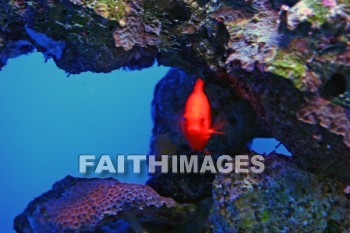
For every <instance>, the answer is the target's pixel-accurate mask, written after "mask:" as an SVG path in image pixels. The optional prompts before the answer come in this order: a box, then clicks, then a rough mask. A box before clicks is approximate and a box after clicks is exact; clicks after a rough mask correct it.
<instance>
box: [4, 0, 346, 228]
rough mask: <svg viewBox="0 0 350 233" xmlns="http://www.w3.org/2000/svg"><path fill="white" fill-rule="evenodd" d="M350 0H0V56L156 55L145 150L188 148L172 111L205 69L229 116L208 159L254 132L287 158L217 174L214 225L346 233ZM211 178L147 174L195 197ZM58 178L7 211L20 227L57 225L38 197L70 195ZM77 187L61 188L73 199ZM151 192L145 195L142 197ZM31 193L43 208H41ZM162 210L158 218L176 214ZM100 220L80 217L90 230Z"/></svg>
mask: <svg viewBox="0 0 350 233" xmlns="http://www.w3.org/2000/svg"><path fill="white" fill-rule="evenodd" d="M349 4H350V2H349V1H348V0H337V1H333V0H322V1H321V0H299V1H298V0H233V1H228V0H219V1H214V0H204V1H203V0H200V1H197V0H166V1H165V0H147V1H138V0H136V1H129V0H115V1H110V0H89V1H86V0H63V1H48V0H43V1H22V0H9V1H5V0H0V56H1V57H0V58H1V59H0V67H3V66H5V65H6V62H7V60H8V59H10V58H14V57H17V56H19V55H22V54H27V53H30V52H32V51H34V50H38V51H40V52H42V53H43V54H44V55H45V57H46V58H47V59H49V58H52V59H53V60H54V61H55V63H56V64H57V66H58V67H59V68H61V69H63V70H65V71H66V72H67V73H68V74H70V73H72V74H76V73H80V72H85V71H93V72H110V71H112V70H115V69H118V68H121V67H125V68H129V69H141V68H144V67H147V66H151V65H152V64H153V63H154V62H155V61H158V64H161V65H166V66H171V67H176V68H174V69H172V70H171V71H170V72H169V74H168V75H167V77H165V78H164V79H163V80H162V81H161V82H160V83H159V84H158V86H157V88H156V91H155V97H154V101H153V104H152V114H153V119H154V123H155V125H154V129H153V136H152V139H151V148H150V153H151V154H156V155H161V154H192V151H190V148H189V147H188V145H187V144H186V142H185V140H184V138H183V135H182V133H181V131H180V127H178V120H179V118H180V116H181V114H182V110H183V106H184V104H185V100H186V98H187V96H188V95H189V93H190V92H191V88H192V85H193V82H194V80H195V78H196V77H201V78H203V79H204V80H205V83H206V88H205V92H206V94H207V95H208V97H209V100H210V104H211V106H212V109H213V114H212V115H213V119H214V122H215V121H217V122H218V123H220V122H223V123H224V126H225V127H224V129H223V130H224V133H225V135H214V136H213V137H212V138H211V139H210V141H209V144H208V150H209V151H210V152H211V153H212V154H213V155H214V156H216V155H219V154H231V155H234V154H237V153H244V152H247V151H248V144H249V141H250V140H251V139H252V138H254V137H258V136H271V137H275V138H277V139H278V140H279V141H281V142H282V143H283V144H284V145H285V146H286V147H287V148H288V150H289V151H291V153H292V155H293V159H292V160H289V159H286V158H280V157H278V156H270V157H269V158H268V169H267V170H268V171H269V172H267V173H266V174H261V175H255V176H253V175H246V176H238V175H233V176H218V177H216V179H215V181H214V190H213V191H214V198H215V200H214V207H213V208H214V210H213V214H212V219H213V222H214V228H215V231H216V232H239V231H244V230H246V231H264V230H265V231H288V230H290V231H300V230H306V231H314V232H339V231H341V230H343V231H344V232H346V231H350V230H349V222H348V219H350V218H349V202H348V201H346V199H345V197H344V195H345V194H346V195H349V194H348V193H349V184H350V169H349V164H350V134H349V132H350V80H349V79H350V77H349V74H350V66H349V62H350V52H349V51H350V44H349V40H350V29H349V22H350V7H349ZM214 178H215V177H214V176H210V175H209V176H196V175H194V176H182V175H176V174H167V175H162V174H155V175H153V176H152V178H151V180H150V181H149V182H148V183H149V184H150V185H151V186H152V187H153V188H154V189H155V190H157V191H158V192H159V193H160V194H161V195H165V196H168V197H173V198H174V199H175V200H176V201H179V202H195V203H199V202H200V201H201V200H202V199H205V198H207V197H208V196H210V193H211V190H210V185H211V182H212V180H213V179H214ZM67 180H68V181H69V182H73V183H74V182H75V181H74V180H75V179H72V178H68V179H67ZM80 182H81V184H85V183H89V182H96V183H97V184H98V185H101V186H103V185H107V183H110V182H112V183H113V182H114V183H115V186H116V187H128V188H131V187H134V189H136V190H140V189H142V190H144V192H146V193H148V191H149V192H151V190H152V189H150V187H148V186H130V185H126V184H121V183H118V182H116V181H111V180H100V181H97V180H94V181H87V180H81V181H79V182H77V183H74V184H73V185H70V186H72V188H74V187H78V186H75V185H79V183H80ZM62 184H64V182H63V183H61V185H60V183H58V184H57V185H56V186H55V187H54V189H53V190H52V191H50V192H49V193H48V194H44V195H43V196H42V197H40V198H39V199H37V200H35V201H34V202H32V203H31V204H30V205H29V207H28V209H27V210H26V212H25V213H24V214H22V215H20V217H18V218H17V220H16V226H17V229H18V231H20V229H24V230H23V231H22V232H30V228H28V227H32V226H34V227H35V225H30V224H29V223H30V222H32V223H33V224H34V223H35V224H38V226H41V227H43V229H45V227H60V226H58V225H55V224H53V225H52V226H51V225H45V224H44V223H43V221H44V220H45V221H47V222H50V221H52V219H56V218H60V219H61V218H62V216H61V215H59V214H57V215H55V216H53V215H45V213H57V211H58V209H55V208H58V207H57V205H49V206H50V207H48V206H47V207H46V204H45V203H55V202H56V201H58V200H61V199H62V200H63V198H65V196H61V194H63V193H66V190H69V188H68V187H67V189H62V188H60V187H61V186H62ZM234 185H236V187H234ZM63 186H64V185H63ZM82 186H84V185H82ZM107 186H108V187H109V188H111V187H110V185H107ZM137 187H138V188H137ZM140 187H142V188H140ZM139 188H140V189H139ZM81 189H82V190H83V187H82V188H81ZM92 189H93V188H92ZM79 190H80V188H79V189H76V190H75V191H74V192H73V191H72V192H69V193H70V195H71V196H68V197H72V198H73V197H76V196H75V195H78V193H80V191H79ZM107 190H109V189H108V188H107ZM152 191H153V190H152ZM67 192H68V191H67ZM111 192H112V191H111ZM140 192H141V191H140ZM75 193H76V194H75ZM141 193H143V192H141ZM49 194H50V195H49ZM51 195H53V197H52V199H51ZM118 195H119V194H118ZM153 195H154V196H157V198H155V200H167V201H166V202H168V201H169V203H168V204H169V205H168V207H169V208H170V209H171V210H174V208H175V209H177V208H178V207H179V206H180V205H178V204H176V203H175V202H174V201H170V200H171V199H164V198H162V197H159V196H158V194H156V193H155V192H154V191H153ZM257 195H259V198H258V196H257ZM146 197H149V196H147V195H145V194H144V193H143V194H142V195H141V194H140V196H138V198H140V199H138V200H139V201H141V200H144V199H143V198H146ZM347 198H348V197H347ZM170 202H171V203H172V204H170ZM40 203H41V204H43V205H44V206H45V208H37V207H39V206H40V205H41V204H40ZM74 203H75V202H74ZM76 203H79V202H76ZM142 203H144V202H143V201H142ZM252 203H253V204H252ZM279 203H280V204H279ZM103 204H106V203H101V206H98V208H104V207H103ZM106 205H108V204H106ZM269 205H270V206H272V209H271V208H269V207H268V206H269ZM157 206H159V205H157ZM63 207H65V208H68V207H67V206H64V205H63V206H62V208H63ZM135 207H137V204H135V205H132V207H130V208H131V209H132V208H135ZM153 208H154V209H155V210H156V211H160V209H161V208H155V207H153ZM169 208H168V209H169ZM179 208H180V209H181V208H184V207H181V206H180V207H179ZM136 209H137V208H136ZM145 209H148V208H146V206H144V210H145ZM165 209H167V208H165ZM100 210H101V209H100ZM144 210H140V212H138V213H141V212H142V213H146V212H144ZM81 211H82V212H83V210H81ZM113 211H114V212H113ZM79 212H80V210H79ZM109 212H110V211H109V210H108V213H109ZM112 212H113V214H114V215H118V213H119V212H118V210H117V209H112ZM180 212H181V211H180ZM72 213H74V211H72ZM91 213H92V212H91ZM152 213H153V214H154V213H155V212H152ZM157 213H158V212H157ZM162 213H164V215H162V216H163V217H164V218H165V217H166V216H167V213H177V212H176V211H175V212H171V211H168V212H162ZM32 216H33V218H32ZM43 216H47V219H46V218H45V219H44V220H43ZM59 216H61V217H59ZM84 216H85V215H84ZM88 216H91V215H90V214H89V215H88V214H87V215H86V216H85V217H88ZM99 217H100V218H101V219H104V215H99ZM28 218H30V220H31V221H28ZM50 219H51V220H50ZM117 219H119V220H118V221H119V222H118V223H120V224H119V225H120V226H127V227H128V223H127V222H124V220H122V219H120V218H114V220H113V221H117ZM170 219H172V220H170ZM201 219H203V218H201ZM61 220H62V219H61ZM61 220H59V221H58V220H57V222H58V223H59V222H60V221H61ZM62 221H63V220H62ZM99 221H100V220H97V222H94V221H90V220H89V221H88V222H87V223H86V224H85V225H78V227H79V226H81V227H87V228H89V229H90V228H94V227H97V226H98V225H99V223H100V222H99ZM152 221H153V220H152ZM164 221H165V224H168V223H169V224H170V223H171V222H176V221H173V218H169V219H168V220H166V219H164ZM63 222H64V221H63ZM63 222H62V224H63ZM129 222H130V221H129ZM141 222H142V221H141ZM40 224H43V225H40ZM89 224H91V225H89ZM101 224H102V223H101ZM111 224H112V222H111ZM114 224H116V223H115V222H114ZM282 224H283V225H282ZM170 225H171V224H170ZM109 226H110V227H111V228H113V227H112V226H111V225H109ZM142 226H145V225H144V224H143V225H142ZM68 227H71V226H68ZM105 227H108V226H105ZM27 229H28V230H27ZM52 229H53V228H52ZM25 230H27V231H25ZM20 232H21V231H20Z"/></svg>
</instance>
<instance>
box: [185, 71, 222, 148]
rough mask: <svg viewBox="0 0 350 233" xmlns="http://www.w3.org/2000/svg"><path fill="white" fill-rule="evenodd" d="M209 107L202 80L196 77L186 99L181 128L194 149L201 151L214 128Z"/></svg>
mask: <svg viewBox="0 0 350 233" xmlns="http://www.w3.org/2000/svg"><path fill="white" fill-rule="evenodd" d="M211 124H212V122H211V108H210V104H209V101H208V98H207V96H206V94H205V93H204V81H203V80H202V79H200V78H199V79H197V81H196V83H195V84H194V88H193V91H192V93H191V94H190V96H189V97H188V99H187V102H186V105H185V112H184V114H183V118H182V122H181V128H182V131H183V133H184V136H185V138H186V140H187V142H188V144H189V145H190V146H191V148H192V149H193V150H195V151H203V150H204V148H205V147H206V145H207V144H208V141H209V138H210V136H211V135H212V134H213V133H219V132H216V131H215V129H213V128H212V127H211Z"/></svg>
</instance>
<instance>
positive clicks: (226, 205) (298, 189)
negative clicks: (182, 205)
mask: <svg viewBox="0 0 350 233" xmlns="http://www.w3.org/2000/svg"><path fill="white" fill-rule="evenodd" d="M265 164H266V169H265V172H263V173H262V174H252V173H251V174H236V175H227V176H223V175H222V176H217V177H216V179H215V181H214V184H213V198H214V208H213V211H212V214H211V219H212V222H213V226H214V232H218V233H219V232H220V233H221V232H231V233H234V232H349V231H350V199H349V198H348V197H346V196H345V193H344V192H342V190H343V189H344V185H341V184H340V183H336V182H334V181H333V180H330V179H324V178H322V177H320V176H317V175H315V174H312V173H310V172H307V171H303V170H301V169H299V168H298V167H297V166H296V165H295V164H294V162H293V161H292V160H291V159H290V158H286V157H283V156H281V155H276V154H271V155H269V156H267V157H266V163H265Z"/></svg>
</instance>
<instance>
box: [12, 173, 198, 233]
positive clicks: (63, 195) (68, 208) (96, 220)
mask: <svg viewBox="0 0 350 233" xmlns="http://www.w3.org/2000/svg"><path fill="white" fill-rule="evenodd" d="M193 211H194V208H193V207H192V206H191V205H187V206H180V205H178V204H177V203H176V202H175V201H174V200H173V199H171V198H164V197H161V196H159V195H158V194H157V193H156V192H155V191H154V190H153V189H152V188H150V187H149V186H147V185H139V184H129V183H121V182H119V181H117V180H115V179H112V178H109V179H86V178H74V177H71V176H67V177H66V178H64V179H63V180H61V181H59V182H57V183H56V184H55V185H54V186H53V188H52V190H50V191H48V192H47V193H44V194H43V195H41V196H40V197H38V198H36V199H35V200H34V201H32V202H31V203H30V204H29V205H28V207H27V209H26V210H25V211H24V212H23V213H22V214H20V215H19V216H18V217H17V218H16V219H15V226H14V227H15V229H16V231H17V232H26V233H29V232H35V233H40V232H96V231H99V232H108V231H107V230H103V229H107V228H109V227H111V226H113V225H116V226H117V229H123V228H125V229H130V228H132V229H133V230H134V231H135V232H141V229H142V227H146V226H144V225H141V224H146V223H151V224H158V225H159V227H160V228H161V226H174V225H176V224H181V223H184V222H185V221H186V220H188V218H189V217H190V216H191V214H193ZM122 223H123V224H122ZM125 232H126V231H125Z"/></svg>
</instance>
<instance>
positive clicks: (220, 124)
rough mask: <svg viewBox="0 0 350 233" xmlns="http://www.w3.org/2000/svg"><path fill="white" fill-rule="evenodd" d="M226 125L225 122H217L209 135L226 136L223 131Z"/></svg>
mask: <svg viewBox="0 0 350 233" xmlns="http://www.w3.org/2000/svg"><path fill="white" fill-rule="evenodd" d="M224 125H225V123H224V121H223V120H220V121H215V122H214V125H213V127H212V128H211V129H210V130H209V133H210V134H220V135H224V134H225V133H224V132H223V131H222V129H223V128H224Z"/></svg>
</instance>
